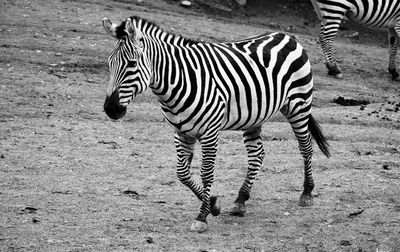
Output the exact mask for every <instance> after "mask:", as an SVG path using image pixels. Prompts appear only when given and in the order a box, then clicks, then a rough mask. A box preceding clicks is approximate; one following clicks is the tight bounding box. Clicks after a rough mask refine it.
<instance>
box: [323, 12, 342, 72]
mask: <svg viewBox="0 0 400 252" xmlns="http://www.w3.org/2000/svg"><path fill="white" fill-rule="evenodd" d="M340 23H341V19H335V20H333V21H329V22H327V21H324V22H322V23H321V32H320V37H319V41H320V43H321V47H322V51H323V52H324V55H325V60H326V68H327V69H328V75H330V76H333V77H336V78H339V79H340V78H342V77H343V74H342V73H341V72H340V70H339V67H338V66H337V64H336V59H335V56H334V55H333V38H334V37H335V36H336V34H337V32H338V30H339V26H340Z"/></svg>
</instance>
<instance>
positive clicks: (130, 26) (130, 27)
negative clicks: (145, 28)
mask: <svg viewBox="0 0 400 252" xmlns="http://www.w3.org/2000/svg"><path fill="white" fill-rule="evenodd" d="M125 32H126V33H127V34H128V35H129V36H131V37H133V38H134V39H135V40H136V39H137V38H138V32H137V30H136V27H135V24H134V23H133V21H132V19H130V18H128V19H127V20H126V22H125Z"/></svg>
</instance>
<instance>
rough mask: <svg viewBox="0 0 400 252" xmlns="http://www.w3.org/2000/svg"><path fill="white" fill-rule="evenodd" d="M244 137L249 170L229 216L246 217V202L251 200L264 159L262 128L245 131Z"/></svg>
mask: <svg viewBox="0 0 400 252" xmlns="http://www.w3.org/2000/svg"><path fill="white" fill-rule="evenodd" d="M243 137H244V143H245V145H246V150H247V155H248V170H247V174H246V178H245V180H244V182H243V184H242V187H241V188H240V190H239V193H238V196H237V198H236V200H235V201H234V206H233V207H232V209H231V210H230V211H229V214H231V215H234V216H244V215H245V213H246V205H245V202H246V201H247V200H248V199H249V198H250V192H251V188H252V185H253V181H254V179H255V177H256V175H257V173H258V171H259V170H260V167H261V164H262V161H263V159H264V148H263V145H262V141H261V127H257V128H254V129H249V130H247V131H245V132H244V133H243Z"/></svg>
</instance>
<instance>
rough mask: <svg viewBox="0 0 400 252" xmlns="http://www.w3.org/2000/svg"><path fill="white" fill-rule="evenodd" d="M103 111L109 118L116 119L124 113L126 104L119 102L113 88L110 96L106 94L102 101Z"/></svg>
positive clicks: (116, 92) (117, 94)
mask: <svg viewBox="0 0 400 252" xmlns="http://www.w3.org/2000/svg"><path fill="white" fill-rule="evenodd" d="M104 112H105V113H106V114H107V115H108V117H110V118H111V119H114V120H118V119H120V118H122V117H123V116H124V115H125V114H126V106H122V105H121V104H120V103H119V93H118V91H117V90H115V91H114V92H113V93H112V94H111V96H107V97H106V100H105V101H104Z"/></svg>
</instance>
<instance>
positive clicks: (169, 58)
mask: <svg viewBox="0 0 400 252" xmlns="http://www.w3.org/2000/svg"><path fill="white" fill-rule="evenodd" d="M194 43H195V42H192V41H190V40H187V39H184V38H182V37H178V36H173V35H170V34H169V35H168V36H167V37H166V38H165V39H164V40H162V41H161V40H160V41H157V42H155V43H154V44H153V48H152V49H151V50H148V51H149V52H150V53H151V55H149V56H148V57H149V58H150V59H151V62H152V68H153V84H152V85H151V86H150V87H151V89H152V91H153V93H154V94H156V95H157V97H158V100H159V101H160V103H161V106H162V107H163V109H165V110H168V109H172V108H173V107H176V105H177V104H178V103H179V102H180V101H181V100H182V97H181V96H182V95H184V94H185V93H191V92H192V91H193V89H196V86H195V83H196V72H198V70H199V64H198V63H196V62H195V60H194V58H195V57H193V45H194Z"/></svg>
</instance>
